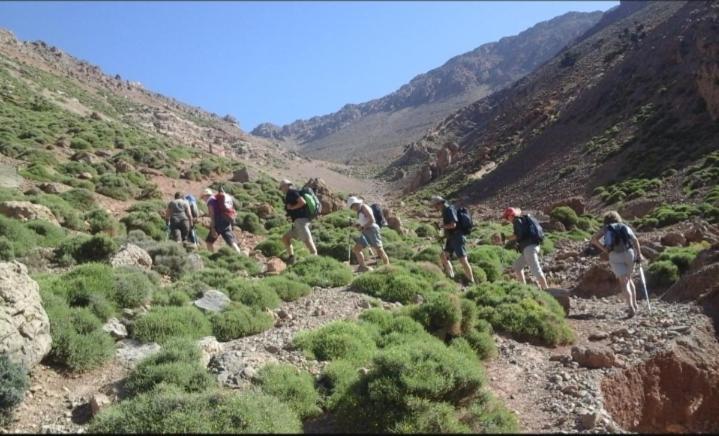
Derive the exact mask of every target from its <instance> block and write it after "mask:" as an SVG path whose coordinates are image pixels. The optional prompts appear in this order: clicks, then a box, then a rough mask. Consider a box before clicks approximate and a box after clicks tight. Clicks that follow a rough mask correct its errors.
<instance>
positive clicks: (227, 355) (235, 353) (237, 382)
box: [208, 350, 277, 388]
mask: <svg viewBox="0 0 719 436" xmlns="http://www.w3.org/2000/svg"><path fill="white" fill-rule="evenodd" d="M268 363H277V358H276V357H274V356H273V355H272V354H271V353H270V352H267V351H244V350H228V351H225V352H224V353H222V354H218V355H215V356H213V357H212V359H211V360H210V364H209V366H208V369H209V370H210V372H211V373H213V374H215V375H216V376H217V380H218V381H219V382H220V383H221V384H223V385H225V386H228V387H233V388H239V387H245V386H247V385H249V384H250V380H251V379H252V377H253V376H254V375H255V374H256V373H257V370H259V369H260V368H262V367H263V366H265V365H266V364H268Z"/></svg>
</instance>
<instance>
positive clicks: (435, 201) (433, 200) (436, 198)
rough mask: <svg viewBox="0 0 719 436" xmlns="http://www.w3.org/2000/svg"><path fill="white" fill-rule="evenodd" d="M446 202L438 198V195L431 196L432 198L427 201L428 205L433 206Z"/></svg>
mask: <svg viewBox="0 0 719 436" xmlns="http://www.w3.org/2000/svg"><path fill="white" fill-rule="evenodd" d="M445 201H446V200H445V199H444V198H443V197H440V196H439V195H433V196H432V198H430V199H429V204H431V205H432V206H434V205H435V204H437V203H444V202H445Z"/></svg>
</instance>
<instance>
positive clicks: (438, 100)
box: [252, 12, 601, 163]
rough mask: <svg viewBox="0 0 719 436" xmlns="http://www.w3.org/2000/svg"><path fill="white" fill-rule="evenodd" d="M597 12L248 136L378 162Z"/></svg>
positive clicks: (507, 78) (567, 37)
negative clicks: (381, 94) (396, 86)
mask: <svg viewBox="0 0 719 436" xmlns="http://www.w3.org/2000/svg"><path fill="white" fill-rule="evenodd" d="M600 17H601V13H600V12H593V13H577V12H570V13H567V14H564V15H562V16H559V17H556V18H554V19H552V20H549V21H545V22H542V23H539V24H537V25H535V26H533V27H531V28H529V29H527V30H525V31H523V32H521V33H520V34H518V35H515V36H510V37H506V38H502V39H501V40H499V41H497V42H492V43H488V44H484V45H482V46H480V47H478V48H477V49H475V50H472V51H470V52H468V53H464V54H462V55H459V56H456V57H454V58H452V59H450V60H449V61H447V62H446V63H445V64H444V65H442V66H441V67H438V68H435V69H433V70H431V71H429V72H427V73H425V74H420V75H418V76H417V77H415V78H413V79H412V80H411V81H410V82H409V83H407V84H405V85H403V86H402V87H401V88H400V89H398V90H397V91H395V92H393V93H391V94H389V95H387V96H384V97H382V98H378V99H376V100H372V101H369V102H366V103H360V104H348V105H345V106H344V107H343V108H342V109H340V110H339V111H338V112H335V113H333V114H329V115H324V116H317V117H313V118H311V119H309V120H298V121H295V122H293V123H291V124H289V125H286V126H281V127H280V126H275V125H272V124H262V125H260V126H258V127H257V128H255V129H254V130H253V131H252V134H253V135H257V136H262V137H265V138H271V139H275V140H282V141H284V142H285V144H286V145H288V146H289V147H291V148H295V149H296V150H298V151H299V152H301V153H302V154H303V155H307V156H310V157H320V156H321V157H322V158H323V159H329V160H334V161H338V162H352V163H358V162H359V163H362V162H368V161H369V162H374V163H377V162H385V161H386V160H387V158H388V156H394V155H397V153H398V152H400V151H401V149H400V148H399V147H400V146H401V145H403V144H406V143H407V142H409V141H413V140H415V139H418V138H419V137H420V136H421V135H422V134H423V133H424V132H425V131H426V130H427V129H428V128H430V127H431V126H432V125H433V124H435V123H436V122H437V121H439V120H441V119H443V118H444V117H445V116H447V115H448V114H449V113H451V112H452V111H454V110H457V109H459V108H461V107H463V106H465V105H467V104H469V103H471V102H473V101H476V100H477V99H479V98H481V97H484V96H486V95H489V94H491V93H493V92H496V91H497V90H500V89H502V88H504V87H506V86H508V85H510V84H511V83H513V82H514V81H516V80H517V79H519V78H521V77H522V76H524V75H526V74H527V73H529V72H530V71H532V70H534V69H535V68H536V67H537V66H539V65H541V64H542V63H543V62H545V61H546V60H547V59H549V58H551V57H552V56H554V54H556V53H557V52H558V51H559V50H561V49H562V48H563V47H564V46H565V45H567V44H568V43H570V42H571V41H572V40H573V39H575V38H576V37H578V36H580V35H581V34H583V33H584V32H585V31H586V30H587V29H589V28H590V27H592V26H593V25H594V24H595V23H596V22H597V21H598V20H599V18H600ZM378 152H381V153H378Z"/></svg>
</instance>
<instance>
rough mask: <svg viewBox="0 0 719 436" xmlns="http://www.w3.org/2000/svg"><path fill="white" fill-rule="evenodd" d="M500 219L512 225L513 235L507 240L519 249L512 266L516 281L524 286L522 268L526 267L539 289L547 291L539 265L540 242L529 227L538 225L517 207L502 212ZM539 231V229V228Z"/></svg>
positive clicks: (524, 280) (544, 278)
mask: <svg viewBox="0 0 719 436" xmlns="http://www.w3.org/2000/svg"><path fill="white" fill-rule="evenodd" d="M502 218H504V219H505V220H507V221H509V222H511V223H512V226H513V227H514V234H513V235H512V236H510V237H509V238H507V239H508V240H509V241H513V240H516V241H517V244H518V246H519V247H518V248H519V254H520V255H519V258H517V260H516V261H515V262H514V264H513V265H512V269H513V270H514V273H515V275H516V276H517V279H518V280H520V281H521V282H522V283H524V284H526V283H527V279H526V278H525V277H524V267H525V266H528V267H529V270H530V271H532V275H533V276H534V277H535V278H536V279H537V281H538V282H539V287H540V288H542V289H547V288H548V287H549V285H547V278H546V277H545V276H544V272H543V271H542V267H541V265H540V264H539V244H540V243H541V242H542V241H541V240H539V239H538V238H537V237H536V233H537V232H536V231H535V232H532V231H530V228H529V227H530V226H539V224H538V223H537V222H536V220H534V219H533V218H531V217H530V216H529V215H522V210H521V209H519V208H517V207H508V208H507V209H505V210H504V213H503V214H502ZM540 229H541V227H540Z"/></svg>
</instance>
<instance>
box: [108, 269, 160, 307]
mask: <svg viewBox="0 0 719 436" xmlns="http://www.w3.org/2000/svg"><path fill="white" fill-rule="evenodd" d="M154 290H155V285H154V284H153V283H152V281H151V280H150V278H149V277H148V276H147V274H145V273H144V272H143V271H142V270H139V269H136V268H119V269H116V270H115V286H114V288H113V290H112V294H111V295H110V299H111V300H112V301H114V302H115V304H117V306H118V307H138V306H140V305H141V304H142V303H143V302H145V300H147V299H149V298H150V296H151V295H152V292H153V291H154Z"/></svg>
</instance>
